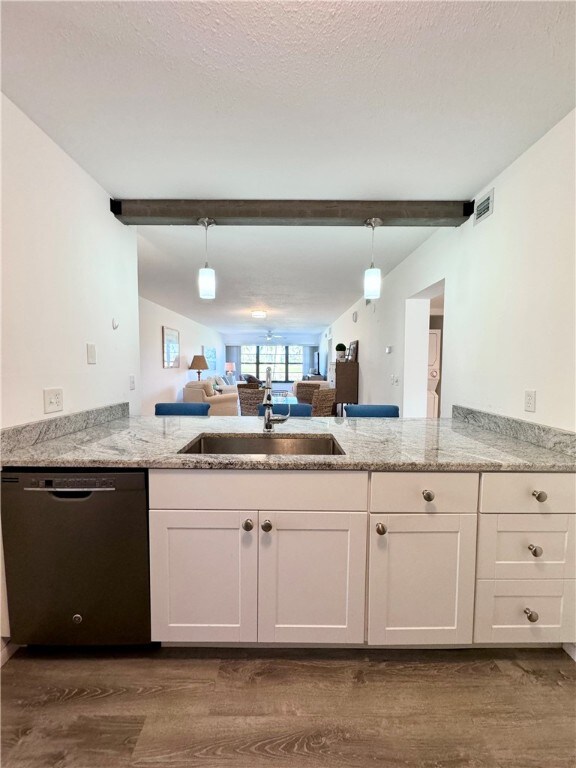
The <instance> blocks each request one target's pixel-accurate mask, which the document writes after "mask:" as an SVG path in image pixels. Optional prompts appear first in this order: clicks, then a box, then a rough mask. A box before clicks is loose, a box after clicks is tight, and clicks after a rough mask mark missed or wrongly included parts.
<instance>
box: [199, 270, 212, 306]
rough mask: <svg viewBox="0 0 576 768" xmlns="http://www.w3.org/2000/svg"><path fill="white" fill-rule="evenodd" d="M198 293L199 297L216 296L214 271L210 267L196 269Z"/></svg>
mask: <svg viewBox="0 0 576 768" xmlns="http://www.w3.org/2000/svg"><path fill="white" fill-rule="evenodd" d="M198 293H199V294H200V298H201V299H215V298H216V272H215V271H214V270H213V269H211V268H210V267H203V268H202V269H199V270H198Z"/></svg>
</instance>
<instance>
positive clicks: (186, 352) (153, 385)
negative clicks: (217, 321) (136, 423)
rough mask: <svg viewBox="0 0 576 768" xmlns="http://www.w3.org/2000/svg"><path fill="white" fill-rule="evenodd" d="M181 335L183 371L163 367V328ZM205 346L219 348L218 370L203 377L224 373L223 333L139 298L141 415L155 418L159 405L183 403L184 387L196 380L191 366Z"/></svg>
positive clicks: (217, 349) (217, 354) (181, 369)
mask: <svg viewBox="0 0 576 768" xmlns="http://www.w3.org/2000/svg"><path fill="white" fill-rule="evenodd" d="M163 325H166V326H168V327H169V328H174V329H176V330H177V331H179V332H180V368H163V367H162V326H163ZM202 345H204V346H207V347H216V371H204V372H203V374H202V378H206V376H210V375H213V374H214V373H218V374H220V375H222V374H223V373H224V362H225V347H224V342H223V340H222V334H220V333H218V331H214V330H212V329H211V328H208V327H207V326H205V325H201V324H200V323H196V322H195V321H194V320H190V318H188V317H184V315H179V314H178V313H177V312H172V310H170V309H167V308H166V307H162V306H161V305H160V304H155V303H154V302H153V301H148V299H143V298H140V364H141V380H142V414H143V415H152V414H153V413H154V405H155V404H156V403H174V402H176V401H181V400H182V388H183V387H184V385H185V384H186V382H187V381H191V380H196V379H197V376H198V374H197V373H196V371H189V370H188V366H189V365H190V363H191V362H192V357H193V356H194V355H201V354H202Z"/></svg>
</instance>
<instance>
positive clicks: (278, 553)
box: [258, 512, 367, 643]
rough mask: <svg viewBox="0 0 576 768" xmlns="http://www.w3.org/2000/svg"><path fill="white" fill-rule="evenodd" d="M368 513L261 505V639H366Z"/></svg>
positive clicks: (299, 640) (325, 640)
mask: <svg viewBox="0 0 576 768" xmlns="http://www.w3.org/2000/svg"><path fill="white" fill-rule="evenodd" d="M366 519H367V515H366V512H260V529H259V534H260V559H259V582H258V585H259V586H258V589H259V592H258V640H259V641H260V642H269V643H270V642H278V643H363V642H364V602H365V581H366ZM266 521H268V522H269V524H270V525H271V526H272V528H271V530H270V531H268V532H266V531H264V530H262V525H264V527H265V528H266V527H268V526H267V524H266Z"/></svg>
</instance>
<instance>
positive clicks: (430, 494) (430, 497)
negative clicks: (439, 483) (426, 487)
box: [422, 491, 434, 501]
mask: <svg viewBox="0 0 576 768" xmlns="http://www.w3.org/2000/svg"><path fill="white" fill-rule="evenodd" d="M422 496H424V501H434V491H422Z"/></svg>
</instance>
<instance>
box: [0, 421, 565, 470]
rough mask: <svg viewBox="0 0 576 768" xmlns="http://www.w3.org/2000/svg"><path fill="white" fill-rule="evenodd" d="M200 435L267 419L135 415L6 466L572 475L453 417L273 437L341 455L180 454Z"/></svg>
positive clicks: (281, 429) (254, 426)
mask: <svg viewBox="0 0 576 768" xmlns="http://www.w3.org/2000/svg"><path fill="white" fill-rule="evenodd" d="M202 433H219V434H238V433H244V434H255V435H261V434H262V419H261V418H257V417H244V416H243V417H238V416H212V417H190V416H184V417H179V416H169V417H157V416H132V417H128V416H125V417H122V418H115V419H113V420H111V421H108V422H106V423H104V424H101V425H99V426H93V427H89V428H87V429H81V430H80V431H77V432H74V433H72V434H68V435H66V436H63V437H57V438H54V439H50V440H44V441H43V442H37V443H36V444H34V445H30V446H27V447H12V448H6V447H4V450H3V453H2V464H3V466H5V467H16V466H18V467H86V468H88V467H106V468H115V467H144V468H169V469H285V470H289V469H309V470H318V469H324V470H326V469H332V470H336V469H339V470H380V471H455V472H466V471H470V472H479V471H515V472H518V471H520V472H528V471H535V472H573V471H574V470H575V469H576V467H575V459H574V458H573V457H571V456H570V455H568V454H566V453H560V452H556V451H552V450H549V449H546V448H541V447H538V446H537V445H533V444H532V443H528V442H523V441H521V440H518V439H515V438H512V437H509V436H506V435H500V434H496V433H494V432H490V431H487V430H484V429H481V428H479V427H477V426H473V425H470V424H468V423H466V422H463V421H459V420H453V419H435V420H430V419H343V418H313V419H298V418H291V419H289V420H288V421H287V422H286V423H284V424H280V425H276V427H275V430H274V434H276V435H297V434H303V433H317V434H332V435H333V436H334V437H335V439H336V440H337V441H338V443H339V444H340V446H341V447H342V449H343V450H344V452H345V453H344V455H343V456H274V455H265V456H262V455H253V454H250V455H200V454H179V453H178V451H179V450H181V449H182V448H183V447H184V446H186V445H187V444H188V443H190V442H191V441H192V440H194V439H195V438H196V437H198V435H200V434H202Z"/></svg>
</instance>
